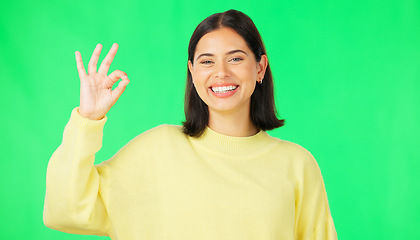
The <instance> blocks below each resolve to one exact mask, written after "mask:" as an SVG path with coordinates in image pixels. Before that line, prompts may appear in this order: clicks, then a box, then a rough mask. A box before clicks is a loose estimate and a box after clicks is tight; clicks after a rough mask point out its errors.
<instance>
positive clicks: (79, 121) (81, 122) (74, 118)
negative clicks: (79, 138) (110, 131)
mask: <svg viewBox="0 0 420 240" xmlns="http://www.w3.org/2000/svg"><path fill="white" fill-rule="evenodd" d="M106 120H107V117H106V116H105V117H104V118H102V119H101V120H91V119H89V118H85V117H83V116H82V115H80V113H79V107H76V108H74V109H73V111H72V112H71V116H70V120H69V124H71V125H73V126H75V127H77V128H80V129H82V130H85V131H88V132H94V131H102V130H103V128H104V125H105V122H106Z"/></svg>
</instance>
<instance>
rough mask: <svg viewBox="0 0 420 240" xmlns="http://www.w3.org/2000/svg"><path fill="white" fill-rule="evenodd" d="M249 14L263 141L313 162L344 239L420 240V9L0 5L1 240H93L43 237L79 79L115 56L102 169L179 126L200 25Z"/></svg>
mask: <svg viewBox="0 0 420 240" xmlns="http://www.w3.org/2000/svg"><path fill="white" fill-rule="evenodd" d="M231 8H234V9H237V10H241V11H244V12H245V13H246V14H248V15H249V16H250V17H251V18H252V19H253V20H254V22H255V24H256V25H257V27H258V28H259V30H260V32H261V35H262V36H263V39H264V41H265V44H266V47H267V51H268V56H269V60H270V64H271V67H272V70H273V74H274V80H275V94H276V103H277V108H278V111H279V113H280V116H281V117H282V118H284V119H286V125H285V126H284V127H282V128H280V129H277V130H275V131H271V132H270V134H271V135H273V136H276V137H279V138H282V139H286V140H290V141H293V142H296V143H298V144H301V145H302V146H304V147H305V148H307V149H308V150H309V151H311V152H312V153H313V155H314V156H315V158H316V159H317V161H318V163H319V165H320V168H321V171H322V174H323V177H324V180H325V185H326V189H327V193H328V198H329V202H330V208H331V213H332V216H333V218H334V222H335V225H336V230H337V233H338V236H339V239H371V240H372V239H380V240H383V239H418V237H419V235H420V234H419V230H418V225H419V223H420V221H419V216H420V204H418V203H419V202H420V201H419V199H420V193H419V183H420V177H419V175H420V174H419V170H420V164H419V162H420V161H419V160H420V157H419V154H420V151H419V146H418V145H419V143H420V142H419V137H418V135H419V133H420V128H419V122H420V97H419V96H420V94H419V93H420V83H419V80H420V1H418V0H400V1H397V0H395V1H392V0H377V1H375V0H354V1H339V0H316V1H315V0H313V1H274V0H272V1H268V0H266V1H255V0H253V1H243V0H242V1H228V0H222V1H218V0H214V1H165V2H159V1H126V0H120V1H118V2H113V1H86V0H83V1H81V0H77V1H63V2H60V1H29V0H26V1H2V2H1V7H0V9H1V10H0V30H1V31H0V74H1V88H0V91H1V92H0V97H1V99H0V100H1V119H0V121H1V125H0V136H1V153H2V156H1V160H0V163H1V167H0V191H1V192H0V194H1V195H0V238H1V239H98V238H101V237H96V236H79V235H72V234H67V233H61V232H58V231H56V230H52V229H49V228H47V227H45V226H44V225H43V222H42V210H43V200H44V193H45V174H46V167H47V163H48V160H49V158H50V156H51V154H52V153H53V152H54V150H55V149H56V148H57V147H58V145H59V144H60V141H61V136H62V131H63V129H64V126H65V124H66V123H67V120H68V119H69V116H70V112H71V110H72V109H73V108H74V107H76V106H78V100H79V79H78V75H77V71H76V64H75V60H74V52H75V51H76V50H78V51H80V52H81V53H82V57H83V59H84V62H85V65H87V62H88V60H89V58H90V55H91V53H92V51H93V49H94V47H95V45H96V44H97V43H102V44H103V45H104V50H103V53H102V55H101V59H102V58H103V57H104V56H105V54H104V52H107V51H108V50H109V48H110V47H111V45H112V43H114V42H117V43H119V45H120V49H119V51H118V53H117V55H116V58H115V60H114V62H113V64H112V65H111V71H112V70H115V69H120V70H123V71H125V72H127V74H128V76H129V78H130V80H131V83H130V84H129V85H128V87H127V89H126V91H125V92H124V94H123V96H122V97H121V98H120V100H119V101H118V102H117V104H116V105H115V106H114V108H112V109H111V111H110V112H109V114H108V122H107V125H106V128H105V138H104V143H103V148H102V150H101V151H100V152H99V153H98V155H97V162H100V161H101V160H105V159H107V158H109V157H111V156H112V155H113V154H114V153H115V152H117V151H118V149H119V148H121V147H122V146H123V145H124V144H126V143H127V142H128V141H129V140H130V139H132V138H133V137H135V136H136V135H137V134H139V133H141V132H143V131H145V130H147V129H150V128H152V127H155V126H157V125H159V124H163V123H169V124H180V122H181V121H183V119H184V115H183V95H184V86H185V76H186V65H187V46H188V41H189V38H190V36H191V34H192V32H193V30H194V28H195V27H196V25H197V24H198V23H199V22H200V21H202V20H203V19H204V18H205V17H207V16H208V15H210V14H212V13H215V12H221V11H225V10H228V9H231Z"/></svg>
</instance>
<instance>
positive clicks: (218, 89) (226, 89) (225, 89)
mask: <svg viewBox="0 0 420 240" xmlns="http://www.w3.org/2000/svg"><path fill="white" fill-rule="evenodd" d="M237 87H238V86H223V87H212V88H211V90H212V91H213V92H215V93H226V92H230V91H233V90H235V89H236V88H237Z"/></svg>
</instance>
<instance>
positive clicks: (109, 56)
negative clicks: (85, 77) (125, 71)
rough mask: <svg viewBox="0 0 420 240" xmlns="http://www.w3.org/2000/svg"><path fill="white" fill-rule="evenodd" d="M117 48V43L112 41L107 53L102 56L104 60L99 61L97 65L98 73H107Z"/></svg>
mask: <svg viewBox="0 0 420 240" xmlns="http://www.w3.org/2000/svg"><path fill="white" fill-rule="evenodd" d="M117 50H118V44H117V43H114V44H113V45H112V47H111V49H110V50H109V52H108V54H107V55H106V57H105V58H104V60H103V61H102V63H101V66H100V67H99V70H98V73H102V74H105V75H106V74H107V73H108V71H109V67H110V66H111V63H112V61H113V60H114V57H115V54H116V53H117Z"/></svg>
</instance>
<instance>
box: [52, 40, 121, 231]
mask: <svg viewBox="0 0 420 240" xmlns="http://www.w3.org/2000/svg"><path fill="white" fill-rule="evenodd" d="M101 48H102V46H101V45H100V44H98V45H97V46H96V48H95V50H94V52H93V55H92V58H91V59H90V61H89V68H88V73H86V71H85V68H84V66H83V62H82V57H81V54H80V52H76V63H77V69H78V72H79V77H80V86H81V87H80V107H79V108H75V109H74V110H73V112H72V114H71V117H70V120H69V122H68V124H67V125H66V127H65V130H64V134H63V140H62V143H61V145H60V146H59V147H58V149H57V150H56V151H55V152H54V154H53V155H52V157H51V159H50V161H49V164H48V169H47V181H46V183H47V189H46V194H45V204H44V223H45V225H46V226H48V227H50V228H53V229H56V230H59V231H63V232H69V233H77V234H95V235H108V232H109V230H110V221H109V217H108V215H107V209H106V208H107V191H106V190H107V189H106V187H104V185H105V184H106V178H107V175H106V169H105V167H97V166H94V160H95V154H96V152H98V151H99V149H100V148H101V146H102V134H103V127H104V124H105V122H106V117H105V114H106V113H107V112H108V111H109V109H110V108H111V107H112V106H113V105H114V104H115V102H116V101H117V99H118V98H119V97H120V96H121V94H122V93H123V91H124V89H125V87H126V85H127V84H128V83H129V80H128V78H127V75H126V74H125V73H124V72H122V71H120V70H116V71H114V72H112V73H111V74H109V75H107V72H108V70H109V66H110V64H111V62H112V60H113V59H114V56H115V54H116V52H117V49H118V45H117V44H114V45H113V46H112V48H111V50H110V51H109V53H108V54H107V56H106V57H105V59H104V60H103V62H102V64H101V66H100V68H99V70H98V71H96V65H97V62H98V59H99V55H100V52H101ZM119 79H121V80H122V81H121V82H120V83H119V84H118V86H117V87H116V88H115V89H114V90H112V86H113V84H115V83H116V82H117V81H118V80H119Z"/></svg>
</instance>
